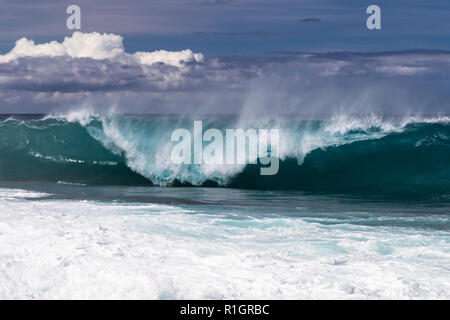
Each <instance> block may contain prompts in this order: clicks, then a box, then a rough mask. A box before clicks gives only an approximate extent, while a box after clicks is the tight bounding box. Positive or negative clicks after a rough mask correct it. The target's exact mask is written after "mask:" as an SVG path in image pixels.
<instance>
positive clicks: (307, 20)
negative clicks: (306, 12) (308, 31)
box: [299, 18, 322, 22]
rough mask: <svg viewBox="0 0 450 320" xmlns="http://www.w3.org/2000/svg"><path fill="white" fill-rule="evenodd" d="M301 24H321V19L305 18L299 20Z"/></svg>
mask: <svg viewBox="0 0 450 320" xmlns="http://www.w3.org/2000/svg"><path fill="white" fill-rule="evenodd" d="M299 21H300V22H321V21H322V20H321V19H319V18H303V19H300V20H299Z"/></svg>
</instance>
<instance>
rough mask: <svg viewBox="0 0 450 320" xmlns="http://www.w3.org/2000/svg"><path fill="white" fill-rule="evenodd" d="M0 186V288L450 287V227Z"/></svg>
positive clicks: (270, 293) (397, 291)
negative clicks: (97, 198)
mask: <svg viewBox="0 0 450 320" xmlns="http://www.w3.org/2000/svg"><path fill="white" fill-rule="evenodd" d="M42 195H43V194H41V193H36V192H29V191H25V190H15V189H0V283H1V286H0V298H25V299H30V298H35V299H39V298H46V299H53V298H69V299H75V298H83V299H84V298H93V299H100V298H107V299H109V298H111V299H112V298H145V299H165V298H177V299H209V298H219V299H221V298H230V299H235V298H241V299H281V298H292V299H297V298H313V299H327V298H350V299H352V298H355V299H356V298H370V299H382V298H387V299H393V298H399V299H409V298H438V299H439V298H440V299H448V298H450V282H449V281H448V279H449V277H450V270H449V269H448V268H447V266H448V265H449V262H450V242H449V238H450V237H449V233H448V231H426V230H417V229H409V228H400V227H392V228H391V227H369V226H359V225H349V224H340V225H329V224H319V223H316V222H311V221H309V220H308V219H302V218H297V219H294V218H265V219H262V218H261V219H255V218H245V219H239V220H233V219H229V218H227V217H226V216H225V215H224V216H221V215H220V214H219V215H217V214H214V215H212V214H209V212H208V209H207V208H203V209H201V208H202V207H195V208H189V209H187V208H184V207H183V208H182V207H179V206H171V205H159V204H123V203H99V202H97V203H96V202H90V201H78V202H72V201H61V200H60V201H54V200H45V201H42V200H40V201H33V200H25V199H24V198H27V199H30V198H33V197H41V196H42Z"/></svg>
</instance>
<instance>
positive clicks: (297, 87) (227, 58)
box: [0, 0, 450, 114]
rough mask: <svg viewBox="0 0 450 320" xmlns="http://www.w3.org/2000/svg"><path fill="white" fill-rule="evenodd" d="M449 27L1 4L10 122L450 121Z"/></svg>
mask: <svg viewBox="0 0 450 320" xmlns="http://www.w3.org/2000/svg"><path fill="white" fill-rule="evenodd" d="M72 4H76V5H78V6H79V7H80V8H81V30H78V31H75V32H74V30H69V29H67V27H66V19H67V18H68V16H69V15H68V14H66V8H67V7H68V6H69V5H72ZM371 4H376V5H378V6H379V7H380V8H381V30H369V29H368V28H367V27H366V19H367V17H368V14H367V13H366V8H367V7H368V6H369V5H371ZM448 17H450V0H434V1H425V0H423V1H419V0H410V1H403V0H389V1H375V0H371V1H365V0H339V1H336V0H314V1H312V0H310V1H306V0H296V1H295V0H290V1H287V0H146V1H144V0H139V1H136V0H134V1H118V0H96V1H92V0H89V1H65V0H63V1H61V0H41V1H27V0H15V1H5V0H0V112H1V113H48V112H66V111H67V110H71V109H74V108H91V109H95V110H100V111H105V110H109V109H115V110H119V111H121V112H127V113H160V112H171V113H180V112H186V113H187V112H194V111H195V112H205V113H215V112H224V111H226V112H244V110H247V111H248V110H251V112H269V113H270V112H274V113H305V114H310V113H335V112H353V113H366V112H381V113H386V112H399V113H402V112H403V113H404V112H423V113H433V112H439V113H448V111H449V110H450V107H449V101H450V98H449V96H450V94H449V93H448V92H447V91H448V89H447V88H448V85H449V74H450V73H449V70H450V41H449V40H450V19H449V18H448ZM324 92H326V93H327V94H325V95H324Z"/></svg>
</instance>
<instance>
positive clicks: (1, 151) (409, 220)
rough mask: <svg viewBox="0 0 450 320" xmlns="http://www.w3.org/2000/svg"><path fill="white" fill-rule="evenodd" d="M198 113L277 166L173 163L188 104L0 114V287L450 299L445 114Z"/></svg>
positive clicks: (30, 293)
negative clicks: (268, 146) (263, 137)
mask: <svg viewBox="0 0 450 320" xmlns="http://www.w3.org/2000/svg"><path fill="white" fill-rule="evenodd" d="M207 119H208V117H204V119H201V118H200V119H198V120H203V123H204V126H205V129H206V128H218V129H219V130H225V128H244V129H245V128H279V129H280V141H279V145H278V146H277V148H278V150H279V153H280V169H279V172H278V174H277V175H274V176H261V175H260V174H259V168H260V166H259V165H220V166H219V165H174V164H173V163H171V162H170V150H171V147H172V146H173V143H172V142H171V141H170V136H171V133H172V132H173V130H174V129H176V128H187V129H190V128H191V127H192V121H193V118H192V117H183V118H181V117H175V116H165V117H162V116H124V115H121V116H118V115H96V114H91V113H87V112H77V113H71V114H67V115H63V116H48V115H46V116H36V115H34V116H23V115H22V116H3V117H2V118H0V283H1V286H0V298H24V299H33V298H36V299H38V298H50V299H52V298H93V299H98V298H143V299H227V298H228V299H300V298H305V299H332V298H337V299H361V298H368V299H419V298H426V299H428V298H437V299H449V298H450V219H449V218H450V182H449V181H450V180H449V178H450V118H448V117H444V116H427V117H425V116H422V117H418V116H408V117H406V116H405V117H400V116H397V117H390V118H386V117H377V116H364V117H335V118H331V119H327V120H305V119H301V120H299V119H295V118H292V117H291V118H284V119H276V120H275V119H268V120H267V119H266V120H261V119H258V120H256V119H248V118H246V119H242V118H239V117H238V118H233V117H230V118H225V117H224V118H223V119H217V118H212V119H214V120H207ZM209 119H211V118H209Z"/></svg>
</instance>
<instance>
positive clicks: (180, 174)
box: [0, 112, 450, 196]
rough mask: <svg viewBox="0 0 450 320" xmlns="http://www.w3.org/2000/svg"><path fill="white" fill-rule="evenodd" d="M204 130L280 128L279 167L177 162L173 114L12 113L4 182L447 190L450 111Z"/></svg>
mask: <svg viewBox="0 0 450 320" xmlns="http://www.w3.org/2000/svg"><path fill="white" fill-rule="evenodd" d="M203 124H204V130H206V129H207V128H218V129H220V130H223V131H224V130H225V128H244V129H245V128H269V127H271V128H279V129H280V141H279V145H278V146H277V147H278V149H279V151H280V161H281V162H280V169H279V172H278V174H277V175H274V176H261V175H260V174H259V173H260V171H259V168H260V166H259V165H175V164H173V163H172V162H171V159H170V152H171V149H172V147H173V143H172V142H171V141H170V137H171V133H172V132H173V130H174V129H176V128H187V129H191V128H192V125H193V120H192V119H189V118H186V117H184V118H180V117H170V116H165V117H162V116H124V115H120V116H119V115H110V116H108V115H98V114H89V113H84V112H79V113H71V114H68V115H65V116H41V117H36V116H35V117H24V116H22V117H19V116H10V117H7V118H4V119H3V120H2V121H0V180H2V181H53V182H59V183H67V184H83V185H89V184H111V185H162V186H179V185H192V186H228V187H235V188H258V189H259V188H261V189H286V190H291V189H292V190H303V191H306V192H336V193H369V194H406V195H426V196H428V195H447V194H450V183H449V181H450V119H449V118H447V117H435V118H426V117H409V118H407V119H404V118H403V119H401V118H390V119H386V118H382V117H376V116H369V117H336V118H333V119H331V120H321V121H318V120H317V121H305V120H296V119H277V120H273V119H272V120H267V121H248V122H244V121H242V120H239V119H225V118H224V119H219V120H217V118H216V119H215V120H207V121H205V120H203Z"/></svg>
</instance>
